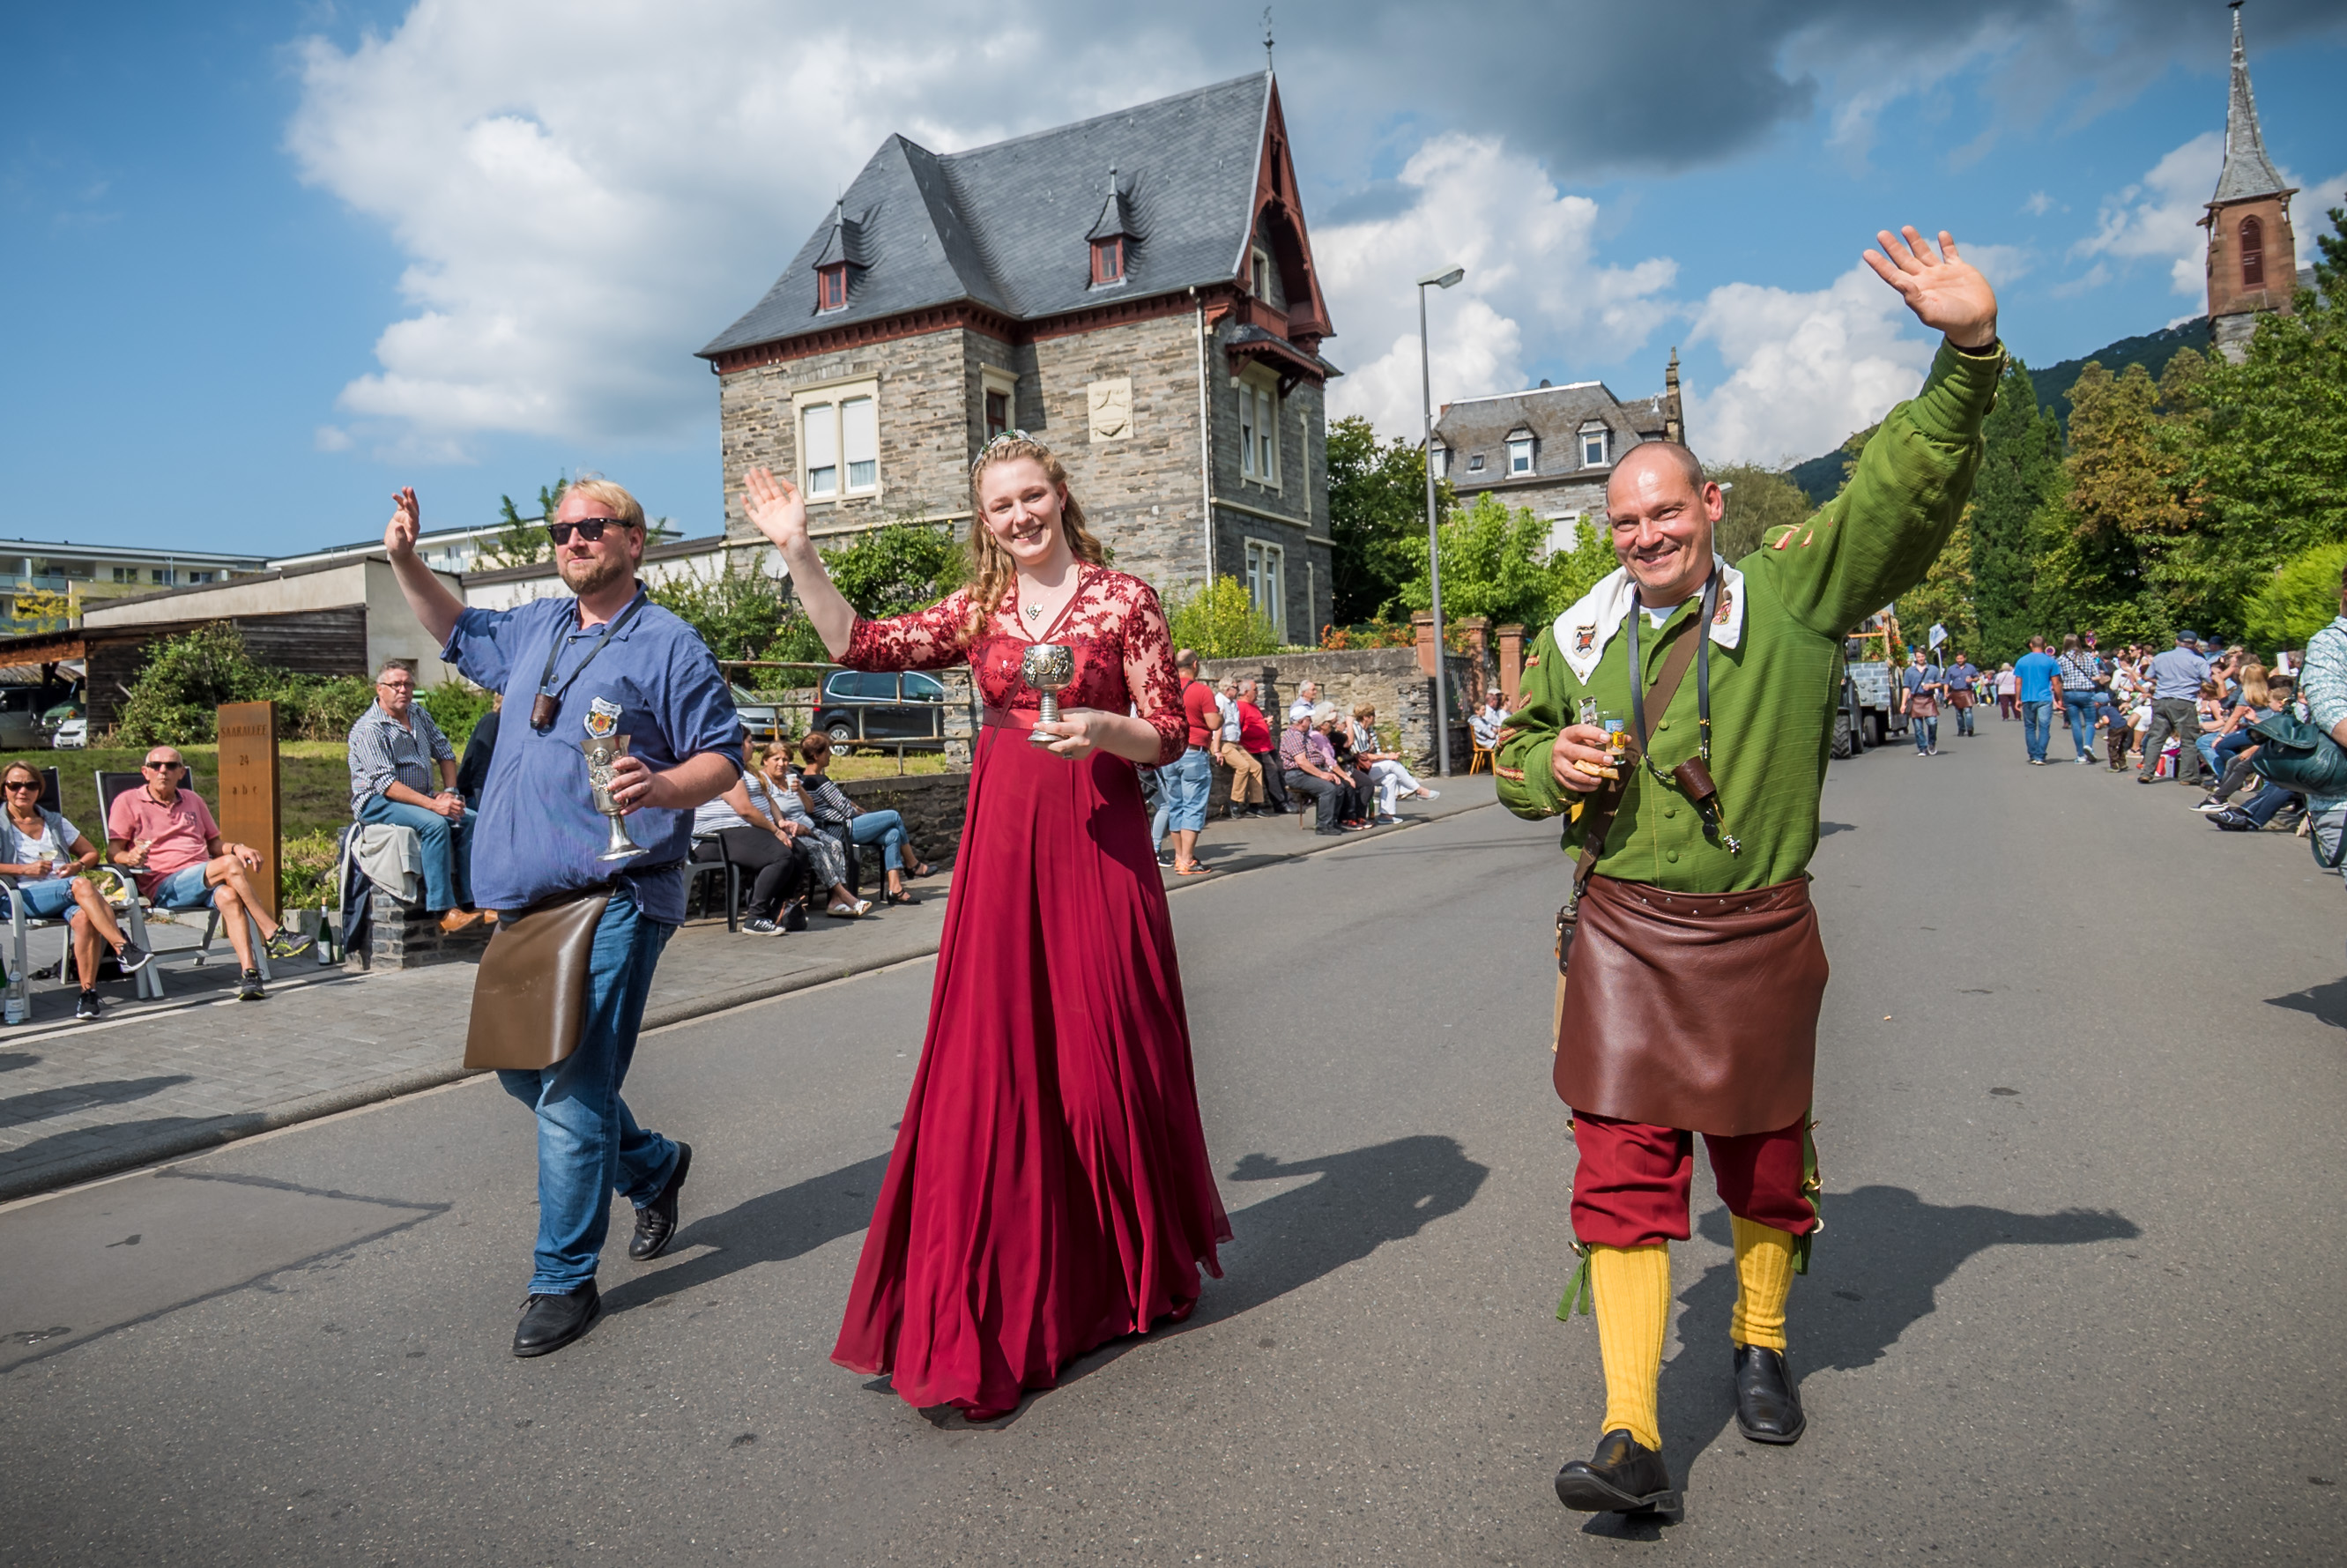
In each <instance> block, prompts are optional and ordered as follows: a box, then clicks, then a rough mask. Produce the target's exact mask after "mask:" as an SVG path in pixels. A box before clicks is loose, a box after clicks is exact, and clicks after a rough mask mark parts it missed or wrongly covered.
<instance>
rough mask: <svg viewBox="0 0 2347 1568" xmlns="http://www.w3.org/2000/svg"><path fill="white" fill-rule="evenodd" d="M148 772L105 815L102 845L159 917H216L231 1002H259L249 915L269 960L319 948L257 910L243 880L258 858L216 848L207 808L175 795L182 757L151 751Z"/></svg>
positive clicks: (187, 794)
mask: <svg viewBox="0 0 2347 1568" xmlns="http://www.w3.org/2000/svg"><path fill="white" fill-rule="evenodd" d="M145 771H146V774H147V785H146V787H145V788H144V789H135V790H129V791H127V792H125V793H124V794H118V795H117V796H115V797H114V809H113V810H111V811H109V812H108V813H107V814H106V842H107V846H108V849H109V850H111V851H112V854H113V859H114V863H115V864H116V865H117V866H126V867H128V868H129V869H130V870H132V871H134V872H136V873H137V874H138V891H139V892H140V893H141V894H142V895H144V896H145V897H149V898H151V899H152V900H154V903H155V907H157V908H158V909H200V908H203V907H205V906H206V905H210V907H213V908H215V909H218V910H219V911H220V924H221V925H223V926H225V927H228V940H229V945H230V946H231V947H232V948H235V949H236V961H237V965H238V968H239V969H240V971H241V973H240V974H239V976H238V984H237V988H236V999H237V1000H239V1001H241V1002H248V1001H258V1000H260V999H261V997H262V996H263V995H265V994H266V993H264V992H263V991H262V990H261V969H260V967H259V966H258V965H257V964H256V963H255V962H254V961H253V953H252V933H251V930H250V929H248V928H247V927H246V926H245V917H246V916H247V915H248V914H249V915H251V917H252V921H253V923H254V924H255V925H257V926H259V927H261V940H262V942H263V944H264V945H265V946H266V947H267V948H268V949H269V956H270V957H271V958H297V957H299V956H300V955H301V954H302V953H305V952H307V951H309V949H310V948H313V947H314V946H315V945H316V944H315V943H314V942H313V940H312V939H311V938H308V937H302V936H296V935H295V934H294V933H293V932H292V931H289V930H287V929H286V928H285V927H282V926H281V925H279V924H278V923H277V922H276V921H275V920H273V919H272V918H270V916H269V911H268V910H266V909H264V908H262V907H261V900H260V899H259V898H258V897H255V896H254V894H253V891H252V883H251V880H250V879H249V878H248V876H247V875H246V874H247V873H248V872H250V871H252V870H256V869H258V868H259V867H260V865H261V856H259V855H257V854H255V853H254V852H253V851H252V850H251V848H249V847H247V846H246V845H241V844H227V843H223V842H222V841H221V839H220V825H219V824H218V823H216V822H214V821H213V820H212V814H211V811H210V808H209V807H208V806H206V805H205V804H204V803H203V802H202V801H201V800H200V799H198V798H197V797H196V794H195V792H194V791H193V790H183V789H181V788H180V787H179V781H180V780H181V779H183V778H185V777H186V776H187V774H188V764H186V763H185V762H184V761H182V760H181V758H180V756H179V752H178V751H176V750H175V749H173V748H172V747H170V746H156V747H153V748H151V749H150V750H149V752H148V753H147V761H146V764H145Z"/></svg>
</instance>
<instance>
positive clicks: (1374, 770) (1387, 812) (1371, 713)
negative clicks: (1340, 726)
mask: <svg viewBox="0 0 2347 1568" xmlns="http://www.w3.org/2000/svg"><path fill="white" fill-rule="evenodd" d="M1377 723H1378V711H1377V709H1376V708H1374V707H1372V706H1371V705H1370V704H1368V703H1367V702H1364V703H1362V704H1361V705H1360V706H1359V707H1358V708H1356V709H1354V710H1353V721H1352V723H1351V725H1350V726H1349V728H1350V729H1351V731H1352V743H1353V760H1354V761H1355V762H1357V763H1359V764H1361V765H1362V766H1364V767H1366V768H1368V770H1369V784H1370V785H1371V787H1372V788H1374V789H1375V790H1376V791H1377V792H1378V819H1379V820H1380V821H1384V822H1394V821H1397V820H1399V819H1398V818H1397V817H1396V816H1395V815H1394V807H1395V806H1396V805H1398V804H1400V802H1401V797H1402V796H1403V795H1405V794H1413V795H1416V796H1417V797H1418V798H1419V799H1420V800H1438V799H1440V798H1441V797H1440V793H1439V792H1438V791H1435V790H1430V789H1429V788H1427V787H1426V786H1425V785H1424V784H1420V783H1419V782H1418V780H1416V779H1415V778H1412V777H1411V776H1410V772H1409V769H1408V768H1406V767H1404V766H1402V765H1401V753H1399V752H1384V751H1379V750H1378V731H1377Z"/></svg>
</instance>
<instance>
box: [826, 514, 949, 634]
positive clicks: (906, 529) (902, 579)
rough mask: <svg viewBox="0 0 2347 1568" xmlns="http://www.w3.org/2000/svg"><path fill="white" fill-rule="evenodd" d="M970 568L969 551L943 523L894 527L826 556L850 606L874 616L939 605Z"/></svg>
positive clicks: (830, 571)
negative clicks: (937, 603) (939, 601)
mask: <svg viewBox="0 0 2347 1568" xmlns="http://www.w3.org/2000/svg"><path fill="white" fill-rule="evenodd" d="M823 565H824V569H825V571H827V572H829V573H830V574H831V580H832V582H833V583H834V584H835V585H836V586H837V588H838V589H839V591H840V592H841V593H842V594H843V595H845V596H846V600H847V602H848V603H850V604H852V605H854V606H855V607H856V609H857V610H859V611H861V612H862V613H864V614H866V615H868V616H874V617H878V616H884V615H902V614H904V613H905V612H906V611H907V610H919V609H921V608H923V607H924V606H927V605H931V604H935V603H936V602H937V601H938V600H941V599H943V598H944V597H945V596H946V595H947V594H949V593H951V592H952V591H953V590H954V589H957V588H958V587H960V586H961V584H962V580H963V579H964V578H965V577H966V576H967V575H968V573H969V551H968V550H967V549H966V548H964V547H962V546H961V545H959V544H957V543H956V542H955V540H954V533H953V529H952V528H951V527H950V526H948V525H946V524H941V523H917V522H909V521H908V522H895V523H890V524H888V525H887V526H886V527H884V528H874V529H873V530H872V531H871V532H869V533H866V534H861V535H858V536H857V537H856V540H855V542H854V543H852V544H849V545H846V546H843V547H841V548H837V549H828V550H825V551H824V552H823Z"/></svg>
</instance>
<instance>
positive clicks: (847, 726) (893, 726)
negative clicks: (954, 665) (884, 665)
mask: <svg viewBox="0 0 2347 1568" xmlns="http://www.w3.org/2000/svg"><path fill="white" fill-rule="evenodd" d="M945 715H946V689H945V685H944V683H943V682H940V681H938V678H937V677H936V676H934V675H924V674H922V673H921V672H920V671H917V670H907V671H903V672H902V673H898V672H897V671H879V670H835V671H832V672H831V673H830V674H829V675H826V676H825V677H824V682H823V702H822V705H821V706H819V707H817V708H816V709H815V728H816V729H818V730H821V731H823V732H824V733H825V734H828V735H829V736H830V737H831V743H832V744H833V745H835V746H843V745H853V744H854V743H856V742H857V741H858V740H873V741H907V740H914V741H917V740H935V739H942V738H943V737H944V735H945V733H946V721H945Z"/></svg>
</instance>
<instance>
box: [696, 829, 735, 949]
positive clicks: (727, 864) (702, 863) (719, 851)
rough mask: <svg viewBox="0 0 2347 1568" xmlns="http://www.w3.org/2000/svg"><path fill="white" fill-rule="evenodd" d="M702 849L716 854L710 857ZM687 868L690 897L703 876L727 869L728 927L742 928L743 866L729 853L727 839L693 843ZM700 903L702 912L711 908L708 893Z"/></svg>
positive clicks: (726, 914)
mask: <svg viewBox="0 0 2347 1568" xmlns="http://www.w3.org/2000/svg"><path fill="white" fill-rule="evenodd" d="M703 850H714V851H716V857H715V858H714V859H711V858H708V857H706V856H703V854H702V851H703ZM685 871H686V874H687V875H688V876H691V877H692V886H689V887H687V888H686V889H685V897H686V898H687V899H688V900H690V899H691V897H692V895H693V894H694V893H697V892H700V890H701V879H702V877H703V876H708V875H709V874H710V873H711V872H712V871H719V872H723V873H724V876H725V928H726V929H727V930H728V931H739V930H740V929H741V928H742V867H741V866H739V865H738V864H736V863H735V861H734V859H733V856H731V855H729V854H727V853H726V850H725V841H724V840H723V839H722V838H703V839H700V840H697V841H696V842H695V843H694V844H693V846H692V857H691V858H690V859H689V860H688V861H687V862H686V863H685ZM701 907H702V913H703V914H706V913H707V912H708V910H709V900H708V897H707V896H706V895H703V896H702V904H701Z"/></svg>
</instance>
